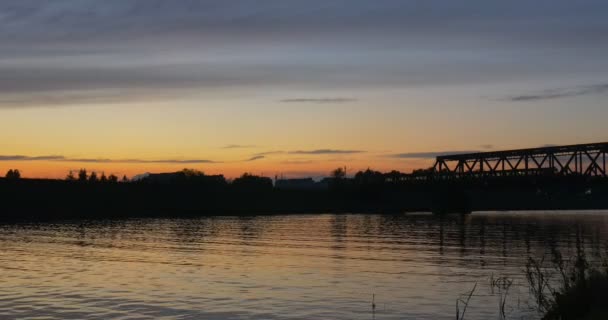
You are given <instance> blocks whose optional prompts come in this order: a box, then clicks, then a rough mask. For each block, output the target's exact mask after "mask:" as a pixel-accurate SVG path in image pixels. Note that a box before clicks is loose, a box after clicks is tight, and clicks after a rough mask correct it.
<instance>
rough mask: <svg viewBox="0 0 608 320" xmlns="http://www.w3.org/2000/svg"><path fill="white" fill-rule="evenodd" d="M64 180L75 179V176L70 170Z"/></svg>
mask: <svg viewBox="0 0 608 320" xmlns="http://www.w3.org/2000/svg"><path fill="white" fill-rule="evenodd" d="M65 180H67V181H74V180H76V177H74V172H72V170H70V172H69V173H68V175H67V176H66V177H65Z"/></svg>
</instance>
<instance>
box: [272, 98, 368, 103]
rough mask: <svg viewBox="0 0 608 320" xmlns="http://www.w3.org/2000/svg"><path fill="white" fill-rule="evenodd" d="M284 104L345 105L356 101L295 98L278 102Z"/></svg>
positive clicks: (352, 99)
mask: <svg viewBox="0 0 608 320" xmlns="http://www.w3.org/2000/svg"><path fill="white" fill-rule="evenodd" d="M280 101H281V102H284V103H323V104H325V103H347V102H355V101H357V99H354V98H295V99H283V100H280Z"/></svg>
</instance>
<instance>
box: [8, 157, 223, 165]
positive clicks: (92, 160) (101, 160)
mask: <svg viewBox="0 0 608 320" xmlns="http://www.w3.org/2000/svg"><path fill="white" fill-rule="evenodd" d="M0 161H60V162H83V163H167V164H172V163H174V164H202V163H208V164H209V163H218V162H217V161H212V160H206V159H154V160H147V159H107V158H69V157H65V156H59V155H49V156H24V155H0Z"/></svg>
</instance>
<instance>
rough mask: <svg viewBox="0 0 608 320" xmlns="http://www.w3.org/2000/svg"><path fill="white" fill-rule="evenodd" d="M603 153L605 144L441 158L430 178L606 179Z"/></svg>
mask: <svg viewBox="0 0 608 320" xmlns="http://www.w3.org/2000/svg"><path fill="white" fill-rule="evenodd" d="M606 153H608V142H602V143H589V144H577V145H566V146H549V147H540V148H529V149H517V150H505V151H492V152H479V153H469V154H456V155H444V156H439V157H437V158H436V162H435V165H434V166H433V175H435V176H449V177H459V176H470V175H497V176H505V175H528V174H534V173H536V174H537V173H539V172H542V173H544V174H547V173H554V174H560V175H586V176H603V177H606ZM454 162H456V164H455V165H454Z"/></svg>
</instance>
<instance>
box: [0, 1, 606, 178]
mask: <svg viewBox="0 0 608 320" xmlns="http://www.w3.org/2000/svg"><path fill="white" fill-rule="evenodd" d="M607 56H608V2H606V1H605V0H601V1H600V0H598V1H588V0H581V1H571V0H535V1H529V0H511V1H488V0H484V1H482V0H465V1H445V0H441V1H439V0H401V1H398V0H382V1H368V0H308V1H302V0H298V1H296V0H265V1H250V0H230V1H226V0H223V1H219V0H218V1H205V0H104V1H98V0H54V1H37V0H3V1H1V2H0V173H1V172H5V171H6V170H8V169H10V168H18V169H20V171H21V172H22V173H23V175H24V176H26V177H47V178H61V177H64V176H65V175H66V174H67V172H68V171H69V170H78V169H80V168H87V169H89V170H90V171H91V170H94V171H99V172H101V171H103V172H105V173H106V174H110V173H114V174H117V175H123V174H126V175H128V176H132V175H136V174H140V173H144V172H169V171H177V170H180V169H182V168H194V169H198V170H202V171H204V172H205V173H209V174H217V173H223V174H225V175H226V176H228V177H234V176H238V175H240V174H242V173H243V172H251V173H254V174H261V175H265V176H271V177H274V176H275V175H283V176H285V177H304V176H312V177H320V176H323V175H327V174H328V173H329V171H330V170H332V169H333V168H336V167H343V166H346V167H347V171H348V172H349V173H354V172H355V171H357V170H361V169H366V168H368V167H369V168H372V169H376V170H381V171H388V170H392V169H396V170H400V171H403V172H409V171H411V170H412V169H415V168H422V167H428V166H430V165H432V163H433V156H434V155H436V154H437V153H455V152H469V151H486V150H487V151H490V150H500V149H513V148H523V147H536V146H542V145H547V144H552V145H556V144H576V143H590V142H604V141H608V130H606V119H608V105H607V103H606V101H607V99H606V98H607V97H608V60H607V59H606V57H607Z"/></svg>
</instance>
